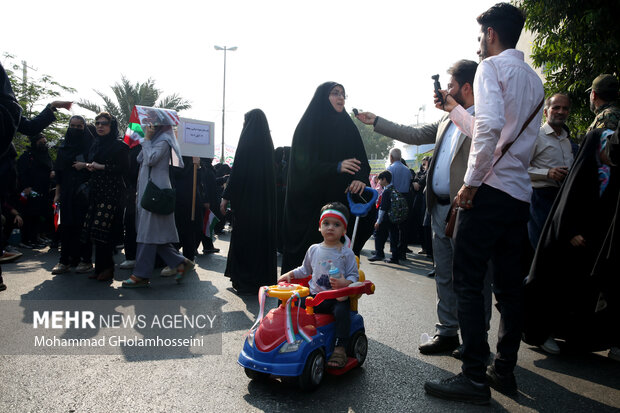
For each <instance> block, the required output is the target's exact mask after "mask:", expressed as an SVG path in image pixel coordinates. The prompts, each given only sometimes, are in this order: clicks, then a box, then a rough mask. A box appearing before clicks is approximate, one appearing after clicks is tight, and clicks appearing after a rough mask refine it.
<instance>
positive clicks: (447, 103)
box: [433, 90, 459, 112]
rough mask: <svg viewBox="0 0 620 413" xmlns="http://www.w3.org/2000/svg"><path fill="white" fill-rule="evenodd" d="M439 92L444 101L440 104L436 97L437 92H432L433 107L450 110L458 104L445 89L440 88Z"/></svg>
mask: <svg viewBox="0 0 620 413" xmlns="http://www.w3.org/2000/svg"><path fill="white" fill-rule="evenodd" d="M439 93H441V96H443V101H444V103H443V104H442V103H441V102H440V101H439V99H438V98H437V93H434V94H433V95H434V96H435V107H436V108H437V109H441V110H445V111H446V112H452V109H454V108H455V107H457V106H458V105H459V104H458V103H457V101H456V100H454V98H453V97H452V96H451V95H449V94H448V92H447V91H445V90H440V91H439Z"/></svg>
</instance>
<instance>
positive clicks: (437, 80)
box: [431, 75, 445, 105]
mask: <svg viewBox="0 0 620 413" xmlns="http://www.w3.org/2000/svg"><path fill="white" fill-rule="evenodd" d="M431 78H432V79H433V80H434V81H435V94H436V95H437V100H439V103H441V104H442V105H443V104H444V103H445V102H444V101H443V95H442V94H441V92H440V91H439V90H440V89H441V84H440V83H439V75H433V76H431Z"/></svg>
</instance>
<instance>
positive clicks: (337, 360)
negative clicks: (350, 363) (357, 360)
mask: <svg viewBox="0 0 620 413" xmlns="http://www.w3.org/2000/svg"><path fill="white" fill-rule="evenodd" d="M330 363H333V364H330ZM346 365H347V354H346V353H345V352H336V351H334V352H333V353H332V356H331V357H330V358H329V360H328V361H327V367H328V368H330V369H341V368H343V367H344V366H346Z"/></svg>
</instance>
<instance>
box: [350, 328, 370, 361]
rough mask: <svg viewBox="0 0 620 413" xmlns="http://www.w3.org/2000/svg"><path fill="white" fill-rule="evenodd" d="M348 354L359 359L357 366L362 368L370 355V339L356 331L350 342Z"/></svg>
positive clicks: (361, 332)
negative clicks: (367, 355)
mask: <svg viewBox="0 0 620 413" xmlns="http://www.w3.org/2000/svg"><path fill="white" fill-rule="evenodd" d="M347 354H348V355H349V356H350V357H355V358H356V359H357V365H358V366H361V365H362V364H364V361H365V360H366V354H368V339H367V338H366V334H364V332H363V331H356V332H355V334H353V336H352V337H351V339H350V340H349V348H348V349H347Z"/></svg>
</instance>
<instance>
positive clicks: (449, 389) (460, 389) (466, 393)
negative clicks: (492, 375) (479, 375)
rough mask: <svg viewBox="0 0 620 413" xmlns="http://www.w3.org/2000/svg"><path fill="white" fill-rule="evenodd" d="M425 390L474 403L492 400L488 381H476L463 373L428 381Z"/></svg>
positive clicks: (433, 394) (437, 395)
mask: <svg viewBox="0 0 620 413" xmlns="http://www.w3.org/2000/svg"><path fill="white" fill-rule="evenodd" d="M424 390H425V391H426V393H428V394H430V395H431V396H435V397H439V398H441V399H445V400H454V401H459V402H466V403H473V404H488V403H489V401H490V400H491V390H490V389H489V386H488V385H487V384H486V383H474V382H473V381H471V380H470V379H468V378H467V377H465V376H464V375H463V373H459V374H457V375H456V376H453V377H450V378H447V379H444V380H433V381H427V382H426V383H424Z"/></svg>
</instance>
